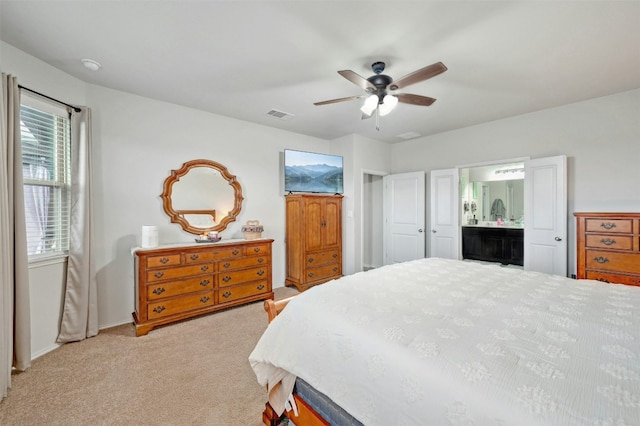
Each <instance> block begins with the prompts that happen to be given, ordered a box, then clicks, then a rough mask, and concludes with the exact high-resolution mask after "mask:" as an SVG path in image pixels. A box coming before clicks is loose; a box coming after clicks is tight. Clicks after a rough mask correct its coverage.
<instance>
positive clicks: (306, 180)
mask: <svg viewBox="0 0 640 426" xmlns="http://www.w3.org/2000/svg"><path fill="white" fill-rule="evenodd" d="M342 179H343V168H342V157H341V156H339V155H329V154H320V153H316V152H306V151H296V150H292V149H285V150H284V191H285V192H312V193H321V194H342V193H343V182H342Z"/></svg>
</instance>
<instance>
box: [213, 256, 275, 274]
mask: <svg viewBox="0 0 640 426" xmlns="http://www.w3.org/2000/svg"><path fill="white" fill-rule="evenodd" d="M269 263H270V262H269V256H268V255H267V256H252V257H245V258H243V259H237V260H233V259H229V260H221V261H220V262H219V263H218V270H219V271H220V272H224V271H230V270H233V269H242V268H248V267H251V266H261V265H268V264H269Z"/></svg>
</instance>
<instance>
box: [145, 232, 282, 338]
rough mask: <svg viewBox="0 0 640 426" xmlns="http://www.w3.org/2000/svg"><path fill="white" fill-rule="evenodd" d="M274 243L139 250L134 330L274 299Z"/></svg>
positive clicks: (236, 243)
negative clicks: (272, 247)
mask: <svg viewBox="0 0 640 426" xmlns="http://www.w3.org/2000/svg"><path fill="white" fill-rule="evenodd" d="M272 243H273V240H268V239H258V240H230V241H226V242H218V243H202V244H200V243H193V244H176V245H171V246H162V247H158V248H153V249H138V250H136V251H135V279H136V287H135V293H136V295H135V298H136V306H135V309H136V310H135V312H134V313H133V320H134V323H135V326H136V335H137V336H141V335H144V334H147V333H148V332H149V331H151V330H152V329H153V328H154V327H156V326H159V325H164V324H169V323H172V322H175V321H179V320H183V319H185V318H190V317H194V316H196V315H201V314H205V313H209V312H213V311H217V310H220V309H225V308H229V307H232V306H237V305H241V304H244V303H248V302H254V301H257V300H264V299H272V298H273V292H272V286H271V285H272V283H271V268H272V265H271V244H272Z"/></svg>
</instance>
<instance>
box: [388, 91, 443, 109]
mask: <svg viewBox="0 0 640 426" xmlns="http://www.w3.org/2000/svg"><path fill="white" fill-rule="evenodd" d="M393 96H395V97H397V98H398V102H403V103H405V104H411V105H420V106H429V105H431V104H432V103H434V102H435V101H436V100H435V99H434V98H430V97H428V96H420V95H413V94H411V93H398V94H397V95H393Z"/></svg>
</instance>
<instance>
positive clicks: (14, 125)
mask: <svg viewBox="0 0 640 426" xmlns="http://www.w3.org/2000/svg"><path fill="white" fill-rule="evenodd" d="M0 118H1V119H0V235H1V238H0V285H1V286H2V287H1V288H0V296H2V298H1V301H0V321H1V324H0V327H1V330H0V331H1V333H0V335H1V336H2V337H0V364H1V365H0V369H1V372H0V394H1V395H2V398H4V397H5V396H7V391H8V389H9V388H10V387H11V368H12V366H13V367H16V368H17V369H18V370H25V369H27V368H29V367H30V366H31V320H30V309H29V261H28V254H27V235H26V228H25V221H24V195H23V183H22V182H23V180H22V147H21V145H20V89H19V88H18V81H17V79H16V77H13V76H11V75H8V74H4V73H3V74H2V102H1V103H0Z"/></svg>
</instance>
